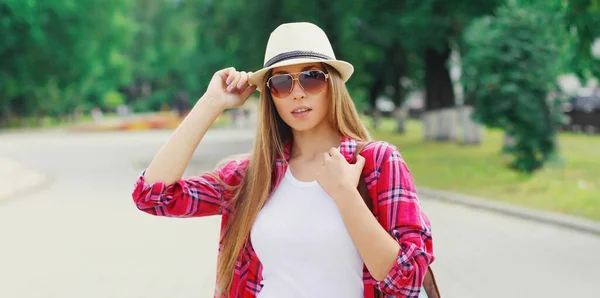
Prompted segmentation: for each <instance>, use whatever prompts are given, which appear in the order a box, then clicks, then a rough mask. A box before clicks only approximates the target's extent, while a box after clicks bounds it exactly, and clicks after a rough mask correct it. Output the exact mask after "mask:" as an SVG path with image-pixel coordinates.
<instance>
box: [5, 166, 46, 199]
mask: <svg viewBox="0 0 600 298" xmlns="http://www.w3.org/2000/svg"><path fill="white" fill-rule="evenodd" d="M0 177H2V179H0V204H1V203H5V202H8V201H10V200H12V199H14V198H16V197H17V195H20V194H24V193H25V194H31V193H32V192H35V191H38V190H40V189H42V188H43V187H45V186H47V185H48V184H49V182H50V178H49V177H48V176H47V175H45V174H43V173H41V172H38V171H35V170H33V169H29V168H27V167H25V166H23V165H21V164H20V163H18V162H16V161H14V160H10V159H6V158H2V157H0Z"/></svg>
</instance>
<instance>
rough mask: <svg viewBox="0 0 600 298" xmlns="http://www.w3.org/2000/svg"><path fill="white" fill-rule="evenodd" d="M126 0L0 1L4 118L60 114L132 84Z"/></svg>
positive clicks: (1, 112)
mask: <svg viewBox="0 0 600 298" xmlns="http://www.w3.org/2000/svg"><path fill="white" fill-rule="evenodd" d="M130 9H131V6H130V4H129V1H126V0H108V1H99V0H90V1H82V2H80V1H67V0H63V1H18V0H5V1H2V2H1V3H0V18H1V19H2V22H0V36H2V38H1V39H0V61H2V68H1V69H0V107H1V110H0V118H4V119H6V118H7V117H9V116H10V115H24V116H28V115H31V116H32V115H36V116H44V115H50V116H61V115H64V114H66V113H68V112H69V111H72V110H73V109H75V107H77V106H80V105H82V104H84V103H85V102H87V101H88V100H89V98H90V97H92V96H99V97H101V96H102V93H103V92H106V91H107V90H111V89H114V88H117V87H119V86H121V85H123V84H127V83H128V79H129V78H130V75H129V74H130V71H131V68H130V66H131V65H130V64H129V61H128V60H127V59H126V57H125V56H124V55H123V53H122V50H123V49H124V48H126V47H127V46H128V45H129V44H130V42H131V40H132V38H131V37H132V35H131V34H132V32H133V31H132V29H133V28H132V23H131V22H130V20H129V19H128V18H127V15H128V14H129V12H130Z"/></svg>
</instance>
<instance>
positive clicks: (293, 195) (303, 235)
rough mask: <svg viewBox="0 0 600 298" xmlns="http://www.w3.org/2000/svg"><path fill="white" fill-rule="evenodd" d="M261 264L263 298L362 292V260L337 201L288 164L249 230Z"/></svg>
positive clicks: (308, 297)
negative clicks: (291, 168) (336, 203)
mask: <svg viewBox="0 0 600 298" xmlns="http://www.w3.org/2000/svg"><path fill="white" fill-rule="evenodd" d="M250 237H251V241H252V245H253V247H254V250H255V251H256V254H257V256H258V258H259V260H260V262H261V263H262V265H263V288H262V290H261V292H260V293H259V294H258V297H259V298H281V297H286V298H296V297H298V298H300V297H302V298H314V297H345V298H353V297H356V298H358V297H363V296H364V293H363V280H362V277H363V260H362V258H361V257H360V255H359V253H358V250H357V249H356V247H355V246H354V243H353V242H352V239H351V238H350V234H349V233H348V230H347V229H346V226H345V225H344V222H343V221H342V217H341V215H340V213H339V211H338V209H337V206H336V205H335V203H334V202H333V200H332V199H331V197H329V195H327V193H325V191H324V190H323V189H322V188H321V186H320V185H319V184H318V183H317V181H311V182H303V181H299V180H297V179H296V178H294V176H293V175H292V173H291V171H290V169H289V168H288V169H287V171H286V173H285V176H284V179H283V180H282V181H281V182H280V184H279V186H278V187H277V189H276V190H275V191H274V192H273V194H272V195H271V197H270V198H269V200H268V201H267V203H266V204H265V206H264V207H263V209H262V210H261V211H260V212H259V214H258V216H257V218H256V221H255V223H254V225H253V226H252V230H251V232H250Z"/></svg>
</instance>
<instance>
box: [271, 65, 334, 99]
mask: <svg viewBox="0 0 600 298" xmlns="http://www.w3.org/2000/svg"><path fill="white" fill-rule="evenodd" d="M293 74H298V77H297V78H294V77H293V76H292V75H293ZM293 74H287V73H286V74H278V75H274V76H272V77H270V78H269V80H268V81H267V87H268V88H269V90H271V94H272V95H273V96H275V97H286V96H288V95H290V94H291V93H292V90H293V89H294V81H295V80H298V83H299V84H300V87H301V88H302V90H304V91H305V92H306V93H309V94H316V93H319V92H321V91H322V90H323V88H325V86H326V85H327V79H328V78H329V74H326V73H324V72H323V71H320V70H308V71H303V72H297V73H293Z"/></svg>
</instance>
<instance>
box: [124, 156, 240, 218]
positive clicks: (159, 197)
mask: <svg viewBox="0 0 600 298" xmlns="http://www.w3.org/2000/svg"><path fill="white" fill-rule="evenodd" d="M246 165H247V161H246V160H243V161H239V160H234V161H230V162H228V163H226V164H225V165H223V166H222V167H220V168H218V169H216V170H215V171H213V172H211V173H205V174H202V175H199V176H192V177H189V178H182V179H180V180H179V181H176V182H174V183H173V184H171V185H166V184H165V183H162V182H156V183H152V184H148V183H146V181H145V177H144V174H145V172H146V171H145V170H144V171H143V172H142V173H141V175H140V176H139V177H138V179H137V181H136V183H135V185H134V190H133V193H132V197H133V201H134V203H135V205H136V207H137V208H138V209H139V210H141V211H143V212H146V213H149V214H152V215H157V216H166V217H200V216H210V215H218V214H222V212H223V210H226V209H227V208H228V204H227V203H228V202H229V201H230V199H231V197H232V196H233V193H232V191H231V189H230V187H227V186H225V185H223V183H225V184H226V185H229V186H237V185H238V184H239V183H241V181H242V179H243V173H244V169H245V166H246ZM219 179H220V180H221V181H222V182H223V183H221V181H219Z"/></svg>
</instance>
